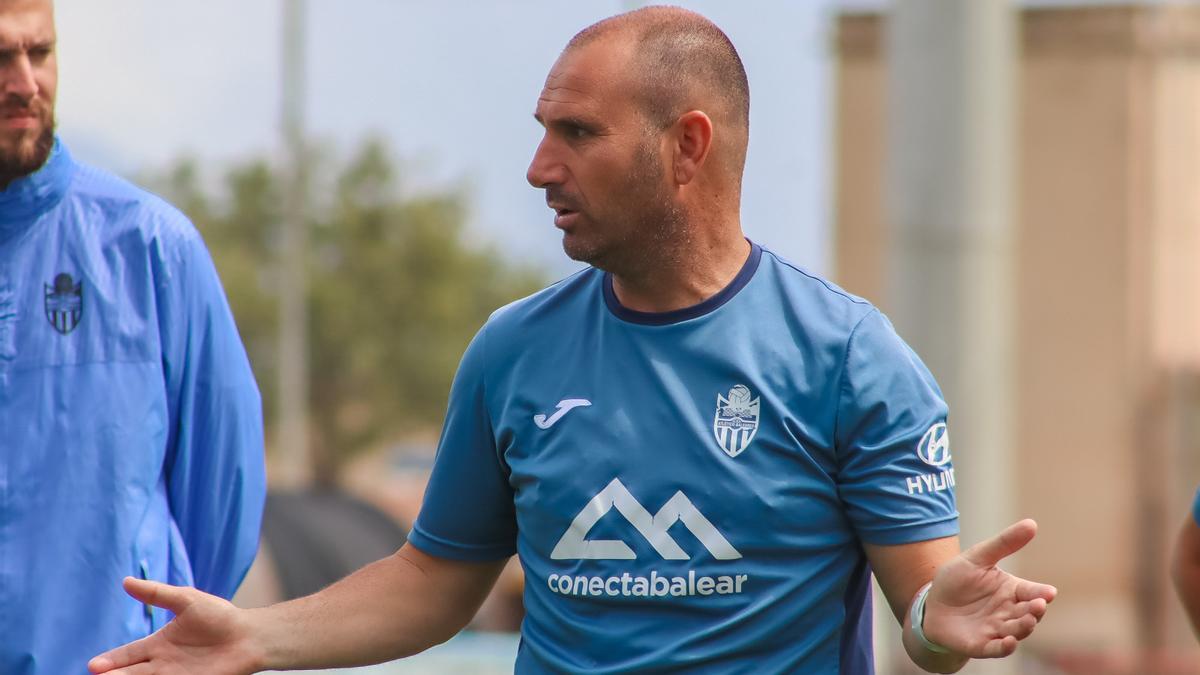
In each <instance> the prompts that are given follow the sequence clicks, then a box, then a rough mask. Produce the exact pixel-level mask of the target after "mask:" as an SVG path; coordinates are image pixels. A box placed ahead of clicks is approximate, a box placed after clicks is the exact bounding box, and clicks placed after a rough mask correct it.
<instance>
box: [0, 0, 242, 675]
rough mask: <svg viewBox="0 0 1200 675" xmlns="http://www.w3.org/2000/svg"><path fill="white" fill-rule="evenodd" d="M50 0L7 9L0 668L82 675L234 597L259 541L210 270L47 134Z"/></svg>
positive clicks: (225, 323)
mask: <svg viewBox="0 0 1200 675" xmlns="http://www.w3.org/2000/svg"><path fill="white" fill-rule="evenodd" d="M56 89H57V63H56V46H55V29H54V15H53V7H52V5H51V3H50V2H49V0H0V673H4V674H5V675H64V674H72V675H73V674H77V673H82V672H84V671H85V669H86V667H87V666H86V664H87V660H88V659H89V658H90V657H92V656H94V655H95V654H96V652H97V651H100V650H104V649H110V648H112V647H115V646H118V645H120V644H122V643H125V642H128V641H130V640H134V639H137V638H141V637H145V636H147V635H149V634H150V633H152V632H153V631H155V630H156V629H158V628H160V627H161V626H163V625H164V624H165V623H166V622H167V620H168V619H169V615H168V613H167V612H165V611H163V610H161V609H154V608H152V607H151V606H149V605H145V604H143V603H142V602H140V601H137V600H135V599H133V598H130V597H129V596H128V595H126V594H124V593H121V592H120V589H119V588H118V586H117V584H118V582H119V580H120V579H122V578H123V577H126V576H133V577H137V578H142V579H153V580H159V581H165V582H169V583H172V584H179V585H193V584H194V585H195V587H196V588H199V589H202V590H204V591H208V592H210V593H214V594H216V595H218V596H222V597H229V596H231V595H232V594H233V592H234V590H235V589H236V588H237V586H238V584H239V583H240V582H241V579H242V577H243V576H244V575H245V573H246V570H247V568H248V567H249V566H250V563H251V560H252V559H253V558H254V553H255V550H256V548H257V546H258V531H259V522H260V517H261V513H262V506H263V499H264V495H265V481H264V471H263V446H262V419H261V413H260V403H259V396H258V390H257V388H256V386H255V384H254V379H253V377H252V376H251V373H250V368H249V364H248V363H247V361H246V355H245V353H244V352H243V350H242V345H241V342H240V340H239V339H238V335H237V331H236V329H235V328H234V325H233V318H232V316H231V315H230V313H229V308H228V307H227V305H226V303H225V298H224V295H223V294H222V292H221V288H220V285H219V284H218V282H217V277H216V274H215V271H214V270H213V266H212V262H211V261H210V260H209V257H208V254H207V253H206V252H205V249H204V245H203V243H202V242H201V241H200V237H199V235H198V234H197V232H196V231H195V229H194V228H193V227H192V226H191V224H190V223H188V222H187V220H186V219H185V218H184V217H183V216H182V215H181V214H180V213H179V212H177V211H175V210H174V209H172V208H171V207H170V206H168V205H167V204H165V203H163V202H162V201H161V200H159V199H157V198H155V197H153V196H152V195H149V194H147V193H145V192H143V191H141V190H139V189H137V188H136V187H134V186H132V185H130V184H128V183H126V182H124V181H122V180H120V179H118V178H115V177H113V176H110V175H108V174H106V173H104V172H101V171H98V170H96V169H93V168H90V167H87V166H84V165H82V164H79V163H77V162H75V161H74V160H73V159H72V158H71V155H70V153H69V152H68V151H67V148H66V146H65V145H64V144H63V143H62V142H60V141H58V140H57V139H56V138H55V136H54V102H55V93H56Z"/></svg>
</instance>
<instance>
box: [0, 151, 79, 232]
mask: <svg viewBox="0 0 1200 675" xmlns="http://www.w3.org/2000/svg"><path fill="white" fill-rule="evenodd" d="M74 173H75V163H74V161H72V160H71V154H70V153H69V152H67V148H66V146H64V145H63V144H62V142H61V141H60V140H59V139H58V138H57V137H56V138H55V139H54V148H53V149H52V150H51V151H50V157H49V158H48V159H47V160H46V163H45V164H43V165H42V168H40V169H38V170H37V171H34V172H33V173H31V174H29V175H28V176H24V177H22V178H18V179H16V180H14V181H13V182H11V183H9V184H8V187H7V188H6V189H4V190H0V241H5V240H7V239H10V238H12V237H14V236H16V235H18V234H20V233H22V232H24V231H25V230H27V229H29V227H30V226H32V225H33V224H34V223H35V222H37V220H38V218H39V217H40V216H41V215H42V214H44V213H46V212H47V211H49V210H50V209H52V208H54V207H55V206H57V205H58V203H59V202H60V201H62V198H63V196H64V195H66V193H67V188H69V187H70V185H71V177H72V176H73V175H74Z"/></svg>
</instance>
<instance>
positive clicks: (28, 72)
mask: <svg viewBox="0 0 1200 675" xmlns="http://www.w3.org/2000/svg"><path fill="white" fill-rule="evenodd" d="M5 61H7V63H4V64H3V66H2V67H0V78H2V79H0V87H3V89H0V93H2V94H4V97H5V98H9V97H12V98H19V99H21V100H22V101H25V102H28V101H30V100H32V99H33V97H34V96H37V93H38V83H37V78H35V77H34V74H33V64H32V63H30V62H29V56H27V55H26V54H24V53H18V54H14V55H12V56H10V57H9V58H7V59H5Z"/></svg>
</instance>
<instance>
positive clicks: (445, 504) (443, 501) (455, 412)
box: [409, 326, 517, 562]
mask: <svg viewBox="0 0 1200 675" xmlns="http://www.w3.org/2000/svg"><path fill="white" fill-rule="evenodd" d="M486 331H487V326H484V328H483V329H482V330H480V331H479V333H478V334H477V335H476V336H475V339H474V340H472V341H471V344H470V346H468V347H467V351H466V353H465V354H464V355H463V358H462V362H461V363H459V366H458V372H457V373H456V374H455V376H454V384H453V385H452V386H451V388H450V403H449V406H448V407H447V410H446V422H445V424H444V425H443V426H442V436H441V440H439V441H438V449H437V457H436V459H435V460H434V464H433V475H432V476H430V479H429V486H428V487H427V488H426V489H425V501H424V503H423V504H422V505H421V512H420V514H419V515H418V516H417V522H416V523H414V524H413V528H412V532H411V533H410V534H409V541H410V542H411V543H412V544H413V545H414V546H416V547H417V548H419V549H421V550H422V551H424V552H425V553H428V554H430V555H433V556H438V557H442V558H450V559H453V560H464V561H478V562H482V561H488V560H500V559H503V558H507V557H509V556H511V555H512V554H513V553H515V552H516V538H517V524H516V515H515V509H514V506H513V491H512V487H511V485H510V484H509V481H508V474H509V472H508V468H507V467H506V466H505V465H504V464H503V461H502V460H501V457H500V454H499V453H498V451H497V446H496V439H495V434H494V433H493V427H492V421H491V417H490V415H489V414H488V408H487V386H486V382H485V380H486V368H485V366H486V364H485V353H484V352H485V342H486V336H485V334H486Z"/></svg>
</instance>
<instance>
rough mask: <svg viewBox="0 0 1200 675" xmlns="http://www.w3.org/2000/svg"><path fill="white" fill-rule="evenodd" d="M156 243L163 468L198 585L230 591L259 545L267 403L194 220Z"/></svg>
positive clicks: (214, 590)
mask: <svg viewBox="0 0 1200 675" xmlns="http://www.w3.org/2000/svg"><path fill="white" fill-rule="evenodd" d="M179 228H180V230H181V231H180V232H178V233H175V234H173V235H171V236H164V237H163V238H162V239H160V240H159V241H158V244H159V246H158V247H156V249H155V255H154V259H155V264H156V267H157V273H156V277H157V281H156V284H157V289H156V292H157V295H158V298H157V303H158V311H159V316H158V320H159V332H160V335H161V336H162V349H163V372H164V376H165V379H166V389H167V400H168V409H169V411H170V420H171V422H170V424H171V426H170V431H169V435H168V445H167V456H166V462H165V476H166V480H167V492H168V499H169V502H170V508H171V516H172V518H173V519H174V521H175V524H176V526H177V527H178V529H179V534H180V535H181V537H182V540H183V543H184V546H185V548H186V550H187V560H188V561H189V562H190V563H191V568H192V570H191V571H192V576H193V577H194V580H195V585H196V588H199V589H201V590H203V591H206V592H208V593H212V594H214V595H219V596H221V597H224V598H229V597H232V595H233V593H234V591H236V590H237V588H238V586H239V585H240V584H241V582H242V579H243V577H245V575H246V572H247V571H248V570H249V569H250V564H251V563H252V562H253V561H254V557H255V554H256V553H257V551H258V539H259V530H260V527H261V525H262V513H263V504H264V503H265V500H266V469H265V466H264V463H265V457H264V451H263V420H262V401H261V398H260V396H259V392H258V385H257V384H256V383H255V381H254V374H253V373H252V372H251V370H250V362H249V359H247V357H246V352H245V349H244V348H243V347H242V342H241V338H240V337H239V335H238V331H237V327H236V326H235V325H234V319H233V314H232V312H231V311H230V309H229V304H228V303H227V302H226V299H225V293H224V291H223V290H222V288H221V284H220V281H219V280H218V278H217V271H216V268H215V267H214V266H213V262H212V259H211V257H209V254H208V251H207V249H206V248H205V247H204V243H203V241H202V240H201V239H200V235H199V233H197V232H196V231H195V229H194V228H192V227H191V225H190V224H186V223H181V224H180V226H179Z"/></svg>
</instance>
